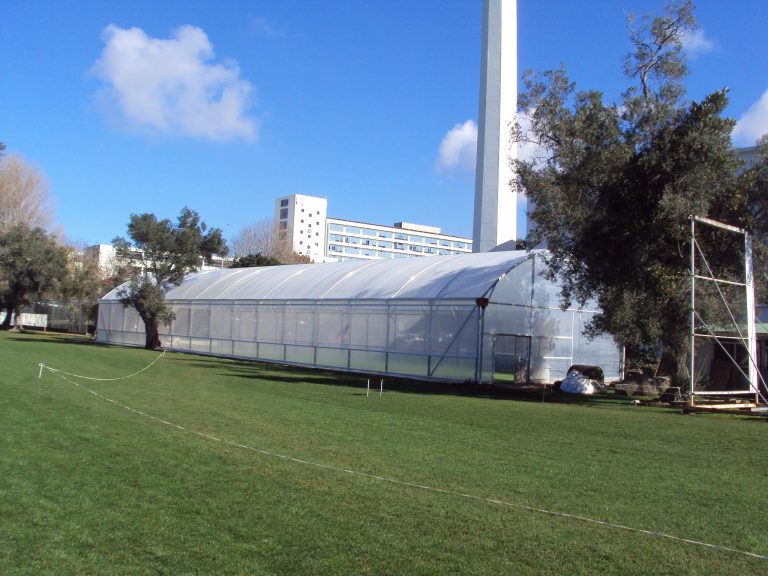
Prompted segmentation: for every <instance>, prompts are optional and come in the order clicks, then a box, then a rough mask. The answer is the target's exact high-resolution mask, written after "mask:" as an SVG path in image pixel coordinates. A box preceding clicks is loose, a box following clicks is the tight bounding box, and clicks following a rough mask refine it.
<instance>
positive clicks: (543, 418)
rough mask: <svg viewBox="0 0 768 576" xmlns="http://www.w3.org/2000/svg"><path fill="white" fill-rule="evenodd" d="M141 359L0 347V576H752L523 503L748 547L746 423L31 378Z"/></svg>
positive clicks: (749, 425) (753, 503)
mask: <svg viewBox="0 0 768 576" xmlns="http://www.w3.org/2000/svg"><path fill="white" fill-rule="evenodd" d="M156 357H157V353H153V352H149V351H144V350H136V349H121V348H108V347H102V346H99V345H95V344H91V343H89V342H88V341H86V340H84V339H79V338H77V337H64V336H48V335H42V334H12V333H7V332H6V333H2V334H0V573H1V574H5V575H20V574H29V575H42V574H99V575H101V574H222V575H223V574H301V575H306V574H328V575H337V574H393V575H399V574H462V575H464V574H489V575H498V574H536V575H539V574H559V575H564V574H622V575H624V574H706V575H708V576H712V575H716V574H739V575H745V574H767V573H768V561H766V560H761V559H757V558H754V557H750V556H747V555H745V554H743V553H740V552H734V551H727V550H724V549H721V548H708V547H704V546H701V545H696V544H693V543H688V542H683V541H681V540H673V539H670V538H665V537H662V536H654V535H649V534H645V533H640V532H636V531H629V530H624V529H620V528H617V527H615V526H608V525H599V524H595V523H592V522H588V521H585V520H583V519H574V518H569V517H564V516H557V515H552V514H547V513H545V512H543V511H542V510H547V511H552V512H558V513H565V514H571V515H577V516H582V517H586V518H590V519H595V520H601V521H605V522H608V523H612V524H619V525H623V526H627V527H630V528H635V529H642V530H649V531H654V532H661V533H665V534H669V535H673V536H677V537H680V538H687V539H691V540H696V541H700V542H705V543H710V544H715V545H717V546H722V547H727V548H732V549H735V550H737V551H742V552H751V553H755V554H759V555H768V492H767V491H766V487H767V486H768V484H767V483H766V480H768V460H767V458H766V456H768V420H766V419H765V418H763V419H759V418H747V417H738V416H726V415H710V414H697V415H682V414H680V413H678V412H675V411H672V410H666V409H657V408H647V407H635V406H630V405H629V402H628V401H626V400H624V401H618V400H614V399H610V398H594V399H589V400H584V401H579V402H574V401H571V402H567V403H565V402H557V401H556V398H548V399H547V401H546V402H541V401H533V399H530V400H528V401H524V400H520V399H511V398H506V397H502V396H497V397H481V396H478V395H474V396H473V395H468V394H463V393H460V392H463V389H462V388H456V387H454V388H451V387H438V386H434V385H433V386H430V385H426V384H424V385H405V384H401V385H396V384H395V383H392V384H390V385H389V388H388V387H387V384H386V383H385V391H384V395H383V396H382V397H379V396H378V393H376V394H372V395H371V396H370V397H366V395H365V381H364V380H363V379H361V378H360V377H353V376H347V375H338V374H331V373H322V372H308V371H301V370H297V369H290V368H282V367H275V366H269V365H264V364H256V363H249V362H239V361H234V360H225V359H217V358H208V357H199V356H190V355H180V354H172V353H168V354H167V355H166V356H165V357H164V358H162V359H161V360H159V361H158V362H157V363H156V364H155V365H154V366H152V367H151V368H150V369H148V370H146V371H144V372H142V373H141V374H139V375H137V376H134V377H132V378H129V379H126V380H117V381H112V382H101V381H86V380H79V379H75V378H69V381H66V380H62V379H61V378H59V377H57V376H56V375H55V374H53V373H51V372H48V371H44V372H43V377H42V379H38V370H39V369H38V364H39V363H41V362H42V363H44V364H46V365H47V366H51V367H54V368H58V369H61V370H65V371H68V372H74V373H79V374H84V375H88V376H94V377H117V376H122V375H126V374H130V373H133V372H136V371H137V370H140V369H141V368H143V367H145V366H147V365H148V364H149V363H150V362H152V360H154V359H155V358H156ZM72 382H78V383H79V384H81V387H78V386H75V385H74V384H73V383H72ZM88 390H91V391H93V392H95V393H97V394H99V395H100V396H97V395H96V394H92V393H89V392H88ZM452 392H453V393H452ZM105 398H110V399H112V400H114V401H115V402H116V403H113V402H109V401H107V400H106V399H105ZM126 407H130V408H132V409H134V410H136V411H141V412H143V413H144V414H145V415H142V414H140V413H138V412H136V411H132V410H128V409H126ZM150 416H152V417H154V418H157V419H162V420H165V421H166V422H168V423H170V424H172V425H169V424H167V423H162V422H160V421H159V420H157V419H153V418H150ZM176 426H181V427H183V428H185V429H186V431H185V430H181V429H179V428H177V427H176ZM205 435H208V436H205ZM210 437H215V438H218V439H220V440H222V441H216V440H214V439H212V438H210ZM234 444H240V445H242V446H243V447H238V446H235V445H234ZM281 456H283V457H281ZM285 457H290V458H293V459H288V458H285ZM344 470H346V471H344ZM350 471H351V472H350ZM377 477H379V478H377ZM381 478H384V479H381ZM416 485H420V486H423V487H426V488H423V487H418V486H416ZM427 488H428V489H427ZM490 500H499V501H501V502H503V503H493V502H491V501H490ZM525 507H532V508H535V509H536V510H532V509H528V508H525Z"/></svg>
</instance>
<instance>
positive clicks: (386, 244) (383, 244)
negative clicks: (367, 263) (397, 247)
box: [379, 240, 392, 248]
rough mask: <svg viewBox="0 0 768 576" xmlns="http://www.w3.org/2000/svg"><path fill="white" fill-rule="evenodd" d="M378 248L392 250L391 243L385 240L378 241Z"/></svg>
mask: <svg viewBox="0 0 768 576" xmlns="http://www.w3.org/2000/svg"><path fill="white" fill-rule="evenodd" d="M379 248H392V242H387V241H386V240H379Z"/></svg>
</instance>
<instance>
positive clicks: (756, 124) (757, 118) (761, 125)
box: [733, 90, 768, 146]
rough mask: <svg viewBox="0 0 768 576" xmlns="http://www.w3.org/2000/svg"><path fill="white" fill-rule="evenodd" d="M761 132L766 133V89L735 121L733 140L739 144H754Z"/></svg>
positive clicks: (767, 96)
mask: <svg viewBox="0 0 768 576" xmlns="http://www.w3.org/2000/svg"><path fill="white" fill-rule="evenodd" d="M763 134H768V90H766V91H765V92H763V95H762V96H761V97H760V99H759V100H758V101H757V102H755V103H754V104H752V106H750V107H749V110H747V111H746V112H745V113H744V114H742V115H741V118H739V120H738V122H736V127H735V128H734V129H733V141H734V142H735V143H736V144H737V145H739V146H754V145H755V143H756V142H757V139H758V138H760V136H762V135H763Z"/></svg>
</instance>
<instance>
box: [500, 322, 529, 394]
mask: <svg viewBox="0 0 768 576" xmlns="http://www.w3.org/2000/svg"><path fill="white" fill-rule="evenodd" d="M530 368H531V337H530V336H522V335H519V334H496V335H495V336H494V338H493V379H494V380H495V381H500V382H513V383H515V384H524V383H526V382H528V379H529V374H530Z"/></svg>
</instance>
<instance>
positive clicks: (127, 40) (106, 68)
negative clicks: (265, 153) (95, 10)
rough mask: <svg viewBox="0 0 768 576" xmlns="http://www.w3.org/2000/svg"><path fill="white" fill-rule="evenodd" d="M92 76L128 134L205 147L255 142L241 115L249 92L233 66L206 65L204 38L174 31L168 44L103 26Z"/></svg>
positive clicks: (195, 31)
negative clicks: (181, 139) (188, 139)
mask: <svg viewBox="0 0 768 576" xmlns="http://www.w3.org/2000/svg"><path fill="white" fill-rule="evenodd" d="M102 37H103V39H104V42H105V44H106V45H105V47H104V51H103V52H102V54H101V58H99V59H98V60H97V61H96V63H95V64H94V66H93V73H94V74H95V75H96V76H97V77H98V78H100V79H101V80H103V81H104V82H105V83H106V84H107V85H108V87H107V88H105V89H104V90H103V91H102V92H101V96H103V97H105V100H106V102H107V104H108V105H110V106H112V107H116V108H117V110H118V112H119V114H120V115H121V116H122V118H123V119H124V120H125V121H126V122H127V124H128V125H129V126H130V127H132V128H138V129H141V130H149V131H150V132H159V133H163V134H170V135H176V136H193V137H197V138H208V139H211V140H229V139H232V138H244V139H246V140H251V139H254V138H256V136H257V132H258V122H257V120H256V119H255V118H252V117H249V116H247V115H246V111H247V108H248V106H249V104H250V100H251V94H252V92H253V87H252V85H251V84H250V82H248V81H247V80H243V79H241V78H240V69H239V68H238V66H237V63H236V62H233V61H226V62H223V63H215V62H213V58H214V52H213V46H212V45H211V43H210V42H209V40H208V37H207V36H206V34H205V32H203V30H201V29H200V28H197V27H194V26H181V27H179V28H177V29H176V30H175V31H174V35H173V38H170V39H158V38H150V37H149V36H147V35H146V34H145V33H144V31H143V30H141V29H140V28H130V29H123V28H120V27H118V26H114V25H109V26H107V28H105V29H104V32H103V33H102Z"/></svg>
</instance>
